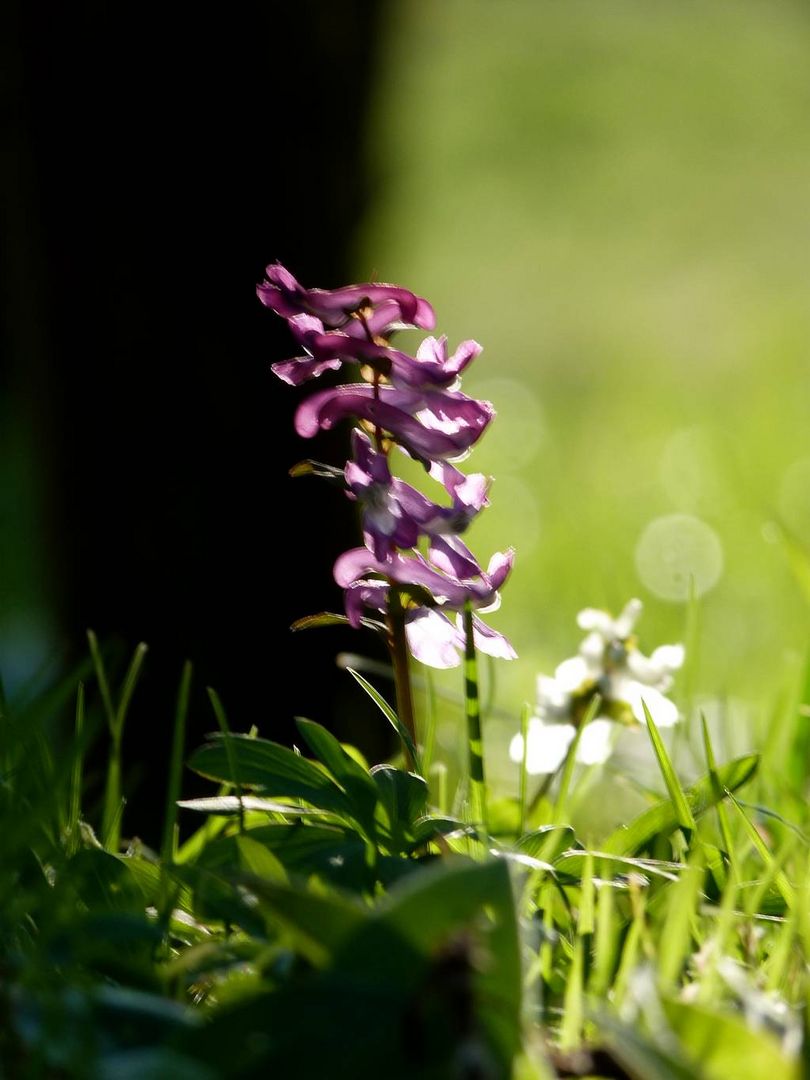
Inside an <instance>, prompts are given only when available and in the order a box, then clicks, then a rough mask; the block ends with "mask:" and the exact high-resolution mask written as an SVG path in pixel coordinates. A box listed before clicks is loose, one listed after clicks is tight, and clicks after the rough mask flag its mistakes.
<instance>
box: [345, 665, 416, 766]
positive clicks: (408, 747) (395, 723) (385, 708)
mask: <svg viewBox="0 0 810 1080" xmlns="http://www.w3.org/2000/svg"><path fill="white" fill-rule="evenodd" d="M346 670H347V671H348V673H349V674H350V675H351V676H352V678H353V679H355V680H356V681H357V682H358V683H359V684H360V685H361V686H362V688H363V689H364V690H365V692H366V693H367V694H368V696H369V697H370V698H371V700H372V701H373V702H374V704H375V705H376V706H377V708H378V709H379V710H380V712H381V713H382V714H383V716H384V717H385V718H386V720H387V721H388V723H389V724H390V725H391V727H392V728H393V729H394V731H395V732H396V733H397V735H399V737H400V739H401V740H402V744H403V746H404V748H405V755H406V757H407V758H408V759H409V760H410V762H411V764H412V765H413V767H414V769H415V770H416V772H418V773H419V775H420V776H422V775H423V773H422V763H421V759H420V757H419V751H418V750H417V749H416V745H415V743H414V741H413V739H412V737H411V733H410V732H409V731H408V729H407V728H406V727H405V725H404V724H402V723H400V720H399V717H398V716H397V714H396V713H395V712H394V710H393V709H392V708H391V706H390V705H389V704H388V702H387V701H386V700H385V698H384V697H383V696H382V694H380V693H379V692H378V691H377V690H375V688H374V687H373V686H372V685H371V683H370V682H369V681H368V680H367V679H364V678H363V676H362V675H361V674H360V673H359V672H357V671H355V670H354V668H346Z"/></svg>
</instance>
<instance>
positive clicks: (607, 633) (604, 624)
mask: <svg viewBox="0 0 810 1080" xmlns="http://www.w3.org/2000/svg"><path fill="white" fill-rule="evenodd" d="M577 625H578V626H579V627H580V629H582V630H593V631H595V632H596V633H597V634H599V635H600V636H601V637H603V638H605V640H607V639H609V638H612V637H614V636H615V635H614V631H613V619H612V617H611V615H610V613H609V612H607V611H600V609H599V608H592V607H589V608H584V609H583V610H582V611H580V613H579V615H577Z"/></svg>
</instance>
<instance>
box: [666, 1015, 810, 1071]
mask: <svg viewBox="0 0 810 1080" xmlns="http://www.w3.org/2000/svg"><path fill="white" fill-rule="evenodd" d="M662 1004H663V1008H664V1012H665V1014H666V1018H667V1020H668V1021H669V1024H670V1026H671V1028H672V1030H673V1032H674V1033H675V1035H676V1036H677V1037H678V1039H679V1040H680V1042H681V1045H682V1046H683V1048H684V1050H685V1051H686V1053H687V1054H688V1056H689V1057H691V1058H692V1060H693V1061H694V1062H695V1063H696V1064H698V1065H699V1067H700V1073H701V1076H703V1077H705V1078H706V1080H729V1077H734V1080H762V1078H763V1077H771V1078H773V1080H776V1078H777V1077H778V1080H798V1078H799V1067H798V1062H797V1061H796V1060H795V1059H793V1060H791V1059H789V1058H787V1057H786V1056H785V1055H784V1054H783V1053H782V1051H781V1050H780V1048H779V1044H778V1042H777V1041H776V1039H775V1038H774V1036H773V1035H772V1034H771V1033H770V1032H768V1031H754V1030H751V1028H749V1027H748V1026H747V1025H746V1023H745V1021H744V1020H743V1018H742V1017H739V1016H735V1015H733V1014H731V1013H727V1012H719V1011H718V1010H716V1009H711V1008H708V1007H706V1006H703V1005H698V1004H695V1003H693V1002H690V1003H686V1002H683V1001H670V1000H666V1001H664V1002H663V1003H662Z"/></svg>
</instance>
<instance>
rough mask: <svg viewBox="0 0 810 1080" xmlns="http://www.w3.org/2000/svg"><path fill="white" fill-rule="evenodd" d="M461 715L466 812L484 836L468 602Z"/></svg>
mask: <svg viewBox="0 0 810 1080" xmlns="http://www.w3.org/2000/svg"><path fill="white" fill-rule="evenodd" d="M463 620H464V713H465V717H466V720H467V759H468V763H469V777H470V813H471V816H472V819H473V821H474V822H475V823H476V824H480V825H481V826H482V828H483V831H484V833H485V834H486V833H488V831H489V829H488V822H487V817H488V815H487V789H486V784H485V782H484V741H483V739H482V737H481V699H480V695H479V692H478V656H477V653H476V650H475V628H474V625H473V613H472V606H471V605H470V602H469V601H467V603H466V604H465V605H464V612H463Z"/></svg>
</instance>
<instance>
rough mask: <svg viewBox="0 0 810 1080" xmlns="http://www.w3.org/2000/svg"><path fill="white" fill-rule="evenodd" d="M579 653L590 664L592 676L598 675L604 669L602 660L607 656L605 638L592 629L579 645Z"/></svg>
mask: <svg viewBox="0 0 810 1080" xmlns="http://www.w3.org/2000/svg"><path fill="white" fill-rule="evenodd" d="M579 655H580V656H581V657H582V659H583V660H584V661H585V663H586V664H587V665H588V668H589V671H590V674H591V677H594V678H595V677H596V676H597V675H598V674H599V672H600V671H601V670H602V661H603V659H604V656H605V639H604V638H603V637H602V635H601V634H597V632H596V631H595V630H593V631H591V633H590V634H588V636H587V637H586V638H584V639H583V641H582V644H581V645H580V647H579Z"/></svg>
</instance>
